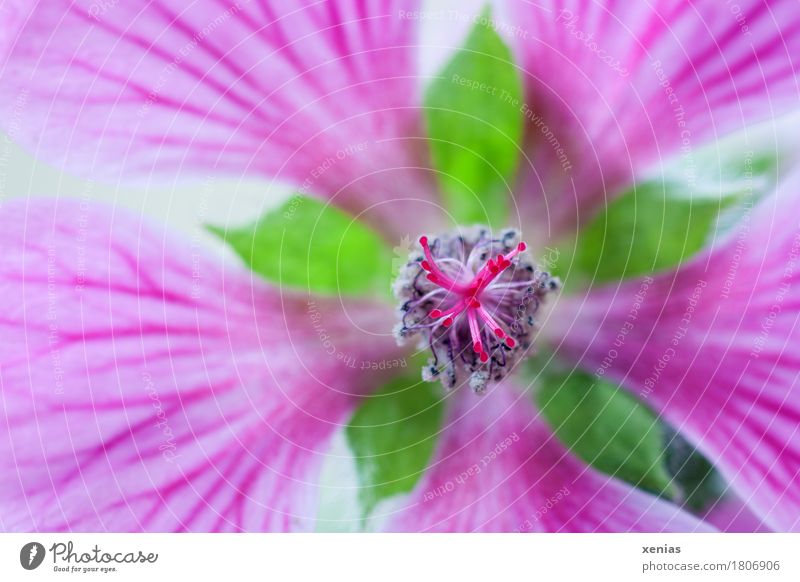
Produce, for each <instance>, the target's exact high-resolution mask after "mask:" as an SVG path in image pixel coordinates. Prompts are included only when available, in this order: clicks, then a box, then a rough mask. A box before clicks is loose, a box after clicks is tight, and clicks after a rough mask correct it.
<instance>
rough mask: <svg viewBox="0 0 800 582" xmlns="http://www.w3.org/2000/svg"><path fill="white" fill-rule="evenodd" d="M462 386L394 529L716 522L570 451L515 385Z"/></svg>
mask: <svg viewBox="0 0 800 582" xmlns="http://www.w3.org/2000/svg"><path fill="white" fill-rule="evenodd" d="M466 392H467V391H465V390H461V391H459V392H456V393H454V394H453V397H452V398H451V402H448V406H449V408H450V412H449V417H448V422H447V425H446V427H445V432H444V434H443V436H442V440H441V441H440V443H439V449H438V452H437V454H436V455H435V458H434V460H433V461H432V464H431V467H430V468H429V469H428V471H427V473H426V477H425V478H424V479H423V480H422V482H421V483H420V484H419V485H418V487H417V488H416V489H415V491H414V493H413V494H412V496H411V503H410V505H408V506H407V507H405V508H404V509H403V510H401V512H400V513H399V514H398V515H396V516H394V517H393V518H392V520H391V521H390V523H389V529H391V530H401V531H452V532H471V531H493V532H509V531H523V532H529V531H536V532H545V531H551V532H597V531H611V532H626V531H648V532H655V531H658V532H661V531H697V530H706V529H708V528H707V527H706V526H705V525H704V524H703V523H702V522H700V521H698V520H696V519H695V518H694V517H692V516H690V515H689V514H686V513H684V512H683V511H681V510H680V509H679V508H678V507H676V506H674V505H672V504H670V503H667V502H665V501H661V500H659V499H657V498H655V497H653V496H651V495H649V494H647V493H644V492H642V491H639V490H636V489H634V488H632V487H630V486H628V485H626V484H624V483H622V482H621V481H618V480H616V479H614V478H612V477H608V476H605V475H601V474H600V473H598V472H596V471H594V470H593V469H591V468H589V467H587V466H585V465H584V464H583V463H582V462H580V461H579V460H577V459H576V458H575V457H573V456H572V455H571V454H570V453H569V452H567V451H566V450H565V449H564V447H563V446H562V445H561V444H560V443H559V442H558V441H557V440H556V439H555V437H554V436H553V435H552V433H551V432H550V431H549V429H547V428H546V427H545V426H544V424H543V423H542V421H541V420H540V419H539V418H538V417H537V411H536V410H535V408H534V407H533V405H532V403H531V402H530V400H529V395H526V394H523V395H520V394H519V393H518V392H517V391H516V390H513V389H511V388H510V387H509V386H508V385H500V386H498V387H496V388H495V389H494V390H493V391H492V392H491V393H488V394H486V395H485V396H483V397H481V398H477V397H475V396H474V394H472V393H471V392H469V393H466Z"/></svg>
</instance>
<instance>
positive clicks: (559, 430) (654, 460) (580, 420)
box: [537, 366, 673, 496]
mask: <svg viewBox="0 0 800 582" xmlns="http://www.w3.org/2000/svg"><path fill="white" fill-rule="evenodd" d="M551 368H552V366H551ZM538 379H539V381H540V382H539V390H538V392H537V401H538V404H539V406H540V408H541V410H542V412H543V414H544V416H545V418H546V419H547V421H548V422H549V423H550V425H551V426H552V428H553V430H554V431H555V433H556V435H557V436H558V438H559V439H560V440H561V441H562V442H563V443H564V444H565V445H566V446H568V447H569V448H570V449H571V450H572V451H573V452H574V453H575V454H576V455H577V456H578V457H580V458H581V459H583V460H584V461H585V462H586V463H588V464H589V465H592V466H593V467H595V468H597V469H599V470H600V471H603V472H604V473H607V474H609V475H613V476H615V477H617V478H619V479H623V480H625V481H627V482H628V483H631V484H632V485H635V486H636V487H639V488H641V489H645V490H647V491H651V492H653V493H655V494H657V495H666V496H671V495H672V494H673V488H672V484H671V477H670V474H669V473H668V472H667V470H666V458H665V451H664V435H663V429H662V427H661V424H660V423H659V421H658V419H656V418H655V416H654V415H653V414H652V413H651V412H650V411H649V410H648V409H647V408H646V407H645V406H644V405H643V404H641V403H639V402H638V401H636V400H635V399H634V398H633V397H632V396H630V395H629V394H627V393H625V392H623V391H622V390H621V389H619V388H618V387H616V386H615V385H613V384H610V383H609V382H606V381H604V380H600V379H598V378H596V377H594V376H592V375H591V374H588V373H586V372H582V371H571V372H568V371H554V370H552V369H548V370H546V371H543V372H540V373H539V374H538Z"/></svg>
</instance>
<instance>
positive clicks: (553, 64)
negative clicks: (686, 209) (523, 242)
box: [497, 0, 800, 232]
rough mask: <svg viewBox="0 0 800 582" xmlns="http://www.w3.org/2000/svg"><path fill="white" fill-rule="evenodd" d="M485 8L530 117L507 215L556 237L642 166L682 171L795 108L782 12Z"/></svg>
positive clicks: (591, 4) (668, 6)
mask: <svg viewBox="0 0 800 582" xmlns="http://www.w3.org/2000/svg"><path fill="white" fill-rule="evenodd" d="M497 9H498V11H499V12H500V13H501V14H505V16H506V19H507V24H508V25H509V27H506V28H505V29H504V30H505V31H506V32H507V33H508V37H509V41H510V42H512V44H513V45H514V47H515V49H516V52H517V54H518V57H519V59H520V62H521V66H522V70H523V75H524V82H525V84H526V90H527V95H526V103H527V105H528V106H529V107H530V109H531V111H530V112H529V114H528V119H529V120H530V122H529V140H528V141H529V151H528V160H529V161H527V162H525V165H526V166H527V167H526V169H525V171H524V172H523V179H522V182H521V184H520V189H519V198H520V200H519V202H520V205H521V206H522V212H523V217H524V218H527V219H529V220H531V221H534V223H535V224H539V225H541V224H543V223H547V224H548V225H549V226H550V228H553V229H554V230H555V231H556V232H559V231H561V230H562V229H564V228H572V227H574V226H576V225H577V224H586V222H587V221H588V220H589V219H590V218H591V217H592V215H593V214H594V212H595V211H596V210H598V209H599V208H600V207H601V206H603V205H604V204H605V203H606V202H607V201H608V200H609V199H610V198H611V197H613V196H615V195H616V194H618V193H619V192H620V191H621V190H622V189H624V188H625V187H627V186H629V185H630V184H632V183H633V180H634V178H635V177H637V176H641V175H642V173H643V172H645V171H646V170H647V169H648V167H649V166H652V165H658V164H660V163H661V162H662V161H664V160H667V159H669V158H673V157H676V156H678V155H680V156H684V160H685V162H686V165H687V166H688V167H690V168H691V167H692V163H691V162H692V159H693V157H692V156H693V152H695V151H696V150H697V149H699V148H700V147H701V146H702V145H703V144H704V142H707V141H710V140H714V139H716V138H718V137H720V136H722V135H724V134H726V133H728V132H730V131H732V130H735V129H739V128H742V127H744V126H746V125H748V124H751V123H753V122H755V121H757V120H760V119H764V118H770V117H775V116H778V115H780V114H782V113H784V112H786V111H788V110H789V109H791V108H795V107H796V106H797V102H798V84H797V71H798V68H800V60H798V57H797V55H798V54H800V34H798V32H800V12H798V10H797V4H796V2H793V1H792V0H777V1H770V2H767V1H766V0H742V1H737V2H736V3H735V4H734V3H730V2H719V1H717V0H696V1H693V2H683V1H681V0H656V1H655V2H644V3H635V4H631V3H630V2H619V1H612V0H609V1H606V2H598V1H581V2H565V1H560V0H544V1H543V2H525V1H522V0H515V1H512V2H508V3H506V2H498V3H497ZM512 26H513V27H514V28H511V27H512ZM556 140H557V141H556ZM558 148H563V149H564V151H563V152H559V151H558ZM567 166H570V167H569V168H566V167H567ZM565 168H566V169H565ZM691 187H692V180H691V177H690V176H687V189H690V188H691Z"/></svg>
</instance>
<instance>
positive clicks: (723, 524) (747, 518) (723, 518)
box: [703, 494, 772, 533]
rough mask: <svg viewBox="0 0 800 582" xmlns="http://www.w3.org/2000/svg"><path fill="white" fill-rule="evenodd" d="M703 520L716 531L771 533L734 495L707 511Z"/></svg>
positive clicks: (729, 495)
mask: <svg viewBox="0 0 800 582" xmlns="http://www.w3.org/2000/svg"><path fill="white" fill-rule="evenodd" d="M703 519H704V520H705V521H706V522H708V523H710V524H712V525H713V526H714V527H716V528H717V529H718V530H720V531H723V532H728V533H762V532H770V531H772V530H771V529H770V528H769V527H767V526H766V525H764V523H763V522H762V521H761V520H760V519H759V518H758V517H757V516H756V514H755V513H753V511H752V510H751V509H750V508H749V507H747V505H746V504H745V503H743V502H742V500H741V499H739V498H738V497H737V496H736V495H732V494H728V495H726V496H725V497H723V498H722V499H720V500H719V501H718V502H717V503H715V504H714V505H713V507H711V509H709V510H708V511H707V512H706V513H705V515H703Z"/></svg>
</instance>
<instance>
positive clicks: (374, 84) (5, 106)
mask: <svg viewBox="0 0 800 582" xmlns="http://www.w3.org/2000/svg"><path fill="white" fill-rule="evenodd" d="M417 4H418V2H416V1H415V0H404V1H395V0H378V1H376V2H369V3H364V2H360V1H358V0H344V1H340V2H311V1H308V0H305V1H301V0H287V1H281V2H274V1H272V2H269V1H266V2H240V3H237V2H232V1H231V2H227V1H225V2H216V1H214V0H198V1H195V2H189V3H184V2H176V1H169V0H156V1H153V2H149V3H147V4H146V5H142V4H135V3H130V2H118V3H111V2H106V3H104V2H97V1H95V0H79V1H75V2H73V1H69V2H67V1H66V0H57V1H55V2H49V3H47V5H45V4H44V3H40V4H39V5H38V8H37V9H35V10H33V11H32V14H31V15H30V17H29V18H27V19H26V20H25V24H24V26H23V27H22V28H21V30H20V31H19V34H18V36H17V37H16V40H15V41H14V42H13V44H12V45H11V46H10V49H9V56H8V62H7V63H6V64H5V66H4V67H0V71H2V73H1V74H0V118H2V119H5V120H6V123H10V122H9V121H8V120H10V119H13V118H14V116H15V111H16V117H21V119H20V120H19V126H20V130H19V131H18V132H17V139H18V140H19V141H20V142H21V143H22V144H23V145H24V146H25V147H27V148H29V149H30V150H31V151H32V152H33V153H34V155H36V156H37V157H40V158H42V159H44V160H47V161H49V162H52V163H56V164H58V165H60V166H63V167H66V168H68V169H69V170H71V171H74V172H77V173H79V174H81V175H85V176H91V177H93V178H98V179H103V180H112V181H115V180H118V179H126V180H128V179H133V180H140V181H144V180H148V181H149V180H151V179H171V178H174V177H177V176H181V177H182V176H188V177H195V178H197V179H200V178H202V177H203V176H207V175H208V174H209V173H221V174H232V175H234V176H240V175H242V174H244V173H247V174H251V175H255V176H262V177H268V178H274V179H276V180H279V181H288V182H289V183H290V184H291V185H293V186H294V187H295V188H297V189H299V190H300V191H302V192H303V193H306V194H310V195H319V196H323V197H325V198H328V199H332V200H334V201H335V203H337V204H339V205H340V206H342V207H343V208H346V209H348V210H350V211H352V212H353V213H356V214H358V213H360V212H363V211H366V212H367V219H368V220H371V221H372V222H374V223H375V224H378V225H380V226H381V227H383V228H385V229H387V231H389V232H400V233H402V234H408V233H409V232H411V231H413V232H416V231H417V228H412V227H418V226H421V227H423V228H424V226H425V224H424V223H423V224H422V225H420V221H424V220H425V219H430V220H435V219H436V218H437V216H438V212H437V211H436V209H435V208H434V207H433V206H432V205H431V202H432V201H433V186H432V184H433V181H432V177H431V176H430V175H429V174H427V173H425V172H424V171H423V170H422V169H420V167H421V166H422V165H425V163H426V162H425V160H426V156H425V155H423V154H421V143H422V142H421V141H420V140H419V139H418V138H419V135H420V133H419V132H420V130H421V129H420V115H419V109H418V107H417V101H418V89H417V86H416V78H415V52H414V42H415V36H416V27H415V26H414V25H413V23H414V21H411V20H407V19H406V20H404V19H402V18H401V17H400V14H401V13H402V12H403V10H408V11H410V10H414V9H416V8H417ZM15 20H19V18H16V19H15ZM3 24H4V25H5V24H6V23H5V22H4V23H3ZM11 24H13V22H12V23H11ZM2 40H3V37H0V41H2ZM10 40H11V39H7V40H6V44H8V42H9V41H10ZM2 51H3V47H2V46H0V58H1V57H2V54H3V52H2ZM0 64H2V62H1V61H0ZM20 103H21V105H20ZM412 210H413V211H414V212H413V213H412V212H411V211H412ZM412 215H413V220H412ZM406 217H407V218H408V220H407V221H406V224H405V227H406V228H402V227H401V226H400V224H401V223H402V221H403V219H404V218H406Z"/></svg>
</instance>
